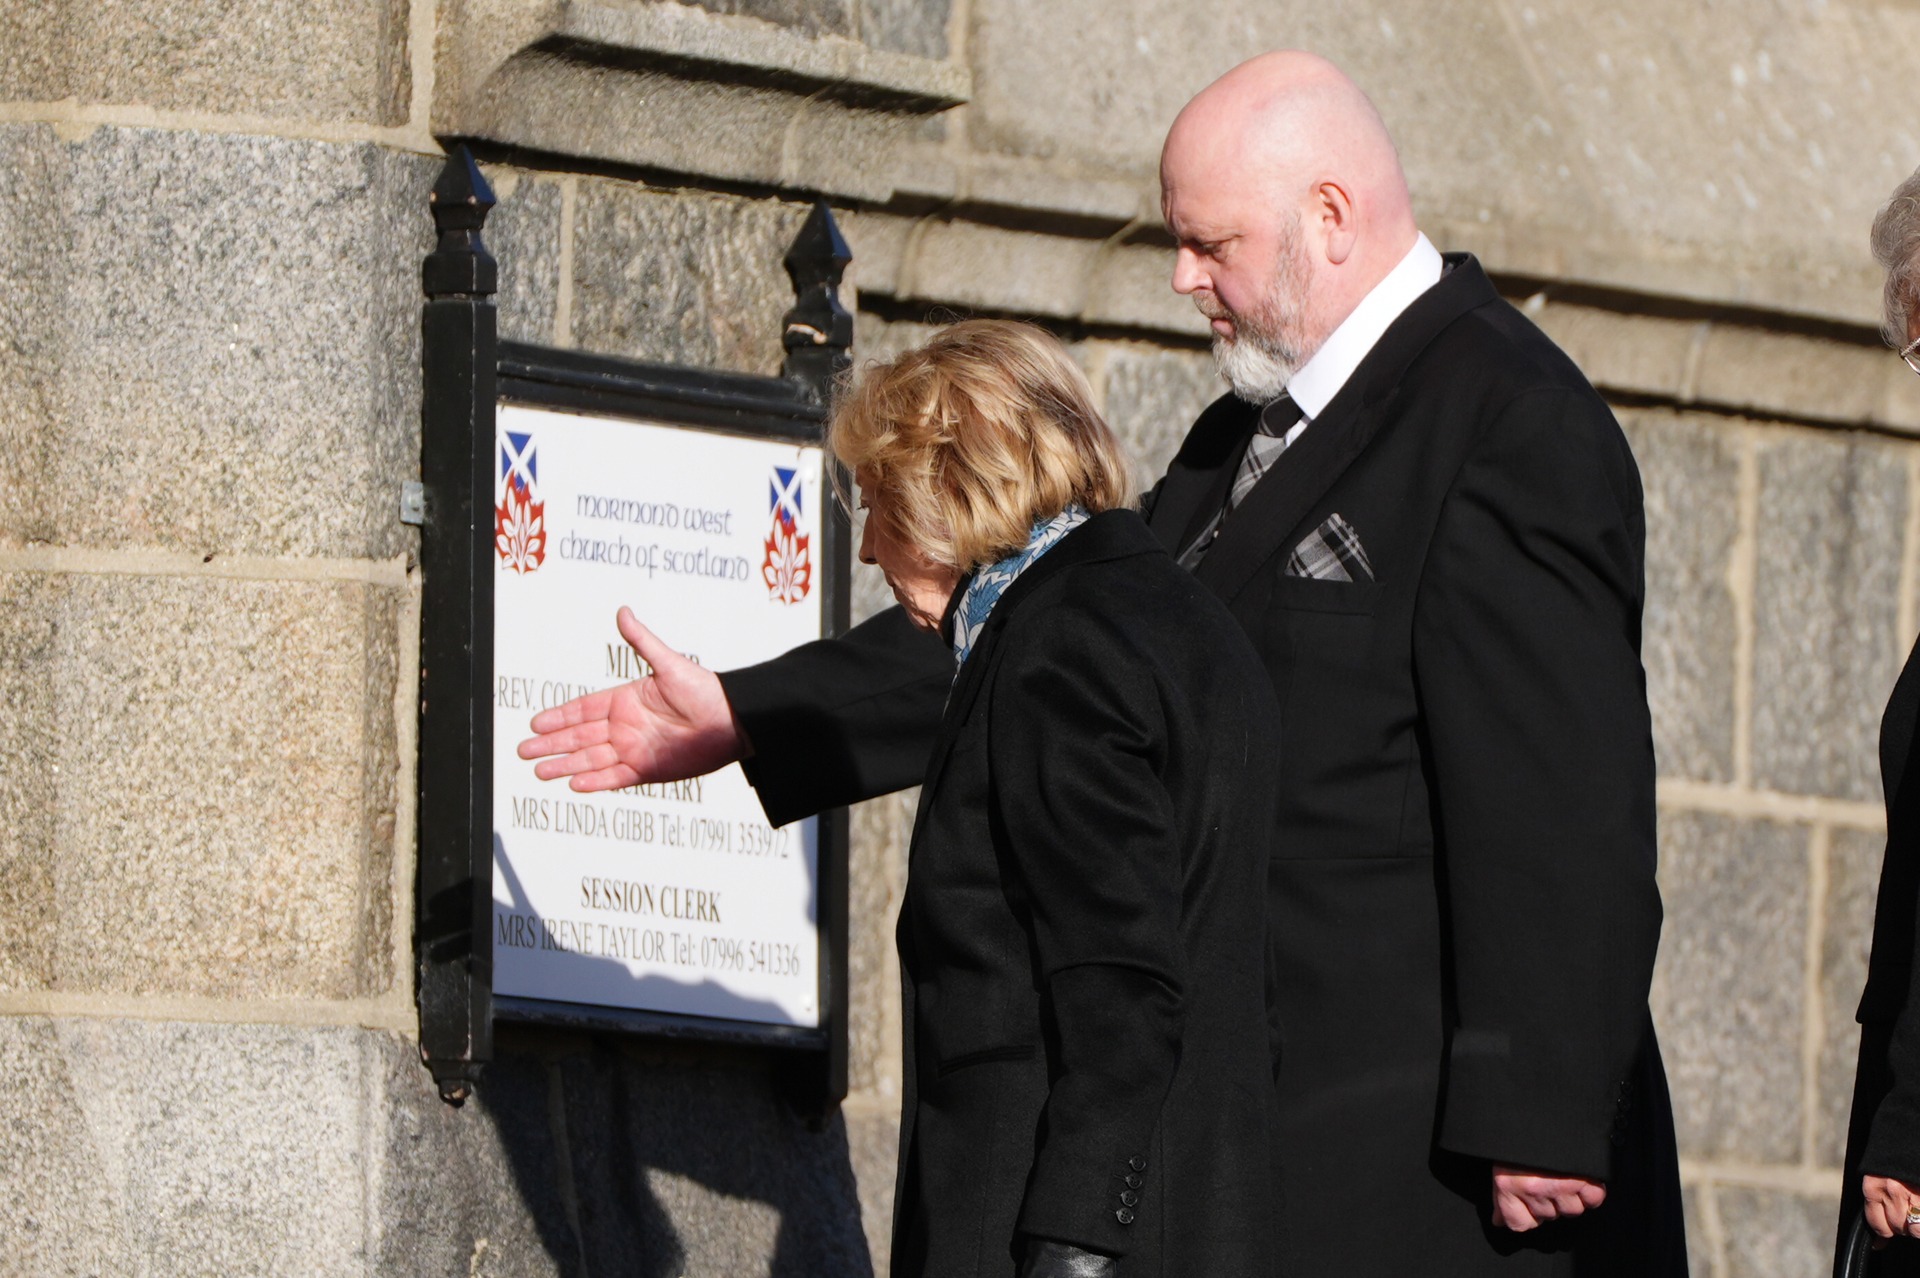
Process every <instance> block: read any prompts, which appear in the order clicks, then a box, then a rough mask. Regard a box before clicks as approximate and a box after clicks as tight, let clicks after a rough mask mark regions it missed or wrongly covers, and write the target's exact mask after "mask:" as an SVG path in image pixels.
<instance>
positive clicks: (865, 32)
mask: <svg viewBox="0 0 1920 1278" xmlns="http://www.w3.org/2000/svg"><path fill="white" fill-rule="evenodd" d="M952 10H953V2H952V0H854V16H855V21H856V25H857V29H858V31H859V34H860V39H861V40H862V41H864V42H865V43H867V44H870V45H872V46H873V47H874V48H876V49H889V50H892V51H893V52H895V53H909V54H912V55H913V56H915V57H920V58H944V57H946V56H947V19H948V18H949V17H950V16H952Z"/></svg>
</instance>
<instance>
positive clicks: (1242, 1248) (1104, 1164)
mask: <svg viewBox="0 0 1920 1278" xmlns="http://www.w3.org/2000/svg"><path fill="white" fill-rule="evenodd" d="M948 669H949V671H951V669H952V665H951V658H948ZM1274 720H1275V712H1274V708H1273V706H1272V701H1271V696H1270V694H1269V693H1268V691H1267V688H1266V676H1265V674H1264V672H1263V671H1262V670H1261V668H1260V664H1259V662H1258V660H1257V659H1256V658H1255V656H1254V654H1253V652H1252V650H1251V649H1250V648H1249V647H1248V645H1247V642H1246V639H1245V637H1244V636H1243V635H1241V634H1240V632H1239V630H1238V628H1237V627H1236V626H1235V625H1234V623H1233V620H1232V618H1230V617H1229V616H1228V615H1227V613H1226V610H1225V609H1224V608H1222V607H1221V606H1220V604H1219V601H1218V600H1216V599H1214V598H1212V597H1211V596H1210V595H1208V594H1207V592H1206V591H1205V590H1204V589H1203V588H1202V587H1200V586H1199V585H1198V584H1196V583H1195V582H1194V580H1193V579H1192V577H1190V576H1189V575H1188V574H1186V573H1184V572H1182V571H1181V570H1180V569H1179V568H1177V567H1176V566H1175V565H1174V564H1173V561H1172V560H1171V559H1170V558H1169V557H1168V556H1167V555H1166V553H1165V552H1164V551H1162V550H1161V549H1160V547H1159V546H1158V544H1156V543H1155V541H1154V539H1153V537H1152V535H1151V534H1150V533H1148V532H1147V530H1146V528H1145V527H1144V525H1143V524H1142V523H1141V521H1140V519H1139V517H1138V516H1137V515H1135V514H1134V513H1133V512H1131V511H1113V512H1109V513H1107V514H1104V515H1099V516H1096V517H1094V518H1093V519H1092V520H1090V521H1089V522H1088V523H1087V524H1085V525H1084V526H1082V527H1081V528H1079V529H1076V530H1075V531H1074V532H1072V533H1071V534H1069V535H1068V536H1067V537H1066V538H1065V539H1064V540H1062V541H1061V542H1060V543H1059V544H1058V545H1057V546H1055V547H1054V548H1053V549H1052V550H1050V551H1049V552H1048V553H1047V554H1046V555H1045V556H1043V557H1042V558H1041V559H1040V560H1038V561H1037V562H1035V563H1034V565H1033V566H1031V567H1030V568H1028V569H1027V570H1026V571H1025V572H1024V573H1023V574H1022V575H1021V576H1020V577H1019V578H1018V579H1017V580H1016V581H1015V582H1014V583H1013V584H1012V585H1011V586H1010V587H1009V588H1008V589H1007V591H1006V594H1005V595H1004V596H1002V598H1001V599H1000V601H999V603H998V604H997V605H996V606H995V608H994V611H993V614H992V616H991V618H990V619H989V620H988V622H987V625H986V627H985V629H984V631H983V633H982V634H981V636H980V638H979V639H978V640H977V642H976V646H975V648H974V650H973V652H972V654H971V655H970V656H969V657H968V659H967V662H966V664H965V666H964V667H962V669H961V671H960V675H959V679H958V681H957V682H956V683H955V684H954V686H953V689H952V695H951V698H950V700H949V702H948V704H947V707H946V711H945V715H944V718H943V721H942V724H941V728H940V732H939V735H938V738H937V740H936V742H935V744H934V747H933V753H932V760H931V763H930V764H929V766H928V768H927V772H926V777H925V783H924V786H923V788H922V790H921V794H920V809H919V814H918V817H917V818H916V820H915V822H914V835H913V844H912V851H911V853H910V859H909V872H908V882H907V892H906V897H905V901H904V903H903V905H902V908H901V915H900V925H899V946H900V959H901V968H902V973H903V983H904V987H905V1011H906V1025H907V1027H908V1028H907V1045H906V1047H907V1050H906V1063H907V1068H906V1085H907V1093H906V1097H905V1103H904V1108H903V1114H902V1131H901V1164H900V1177H899V1180H898V1182H897V1189H896V1199H895V1237H894V1245H893V1269H894V1273H896V1274H899V1275H953V1276H955V1278H959V1276H962V1275H966V1276H969V1278H971V1276H973V1275H1011V1274H1012V1273H1013V1272H1014V1270H1015V1265H1016V1264H1017V1260H1018V1253H1019V1246H1018V1242H1017V1239H1018V1238H1022V1237H1038V1238H1051V1239H1057V1240H1059V1241H1062V1242H1068V1243H1072V1244H1074V1245H1076V1246H1079V1247H1082V1248H1085V1249H1087V1250H1091V1251H1099V1252H1104V1253H1107V1254H1109V1255H1116V1256H1118V1257H1120V1273H1121V1274H1122V1275H1126V1276H1131V1275H1142V1276H1144V1275H1156V1276H1157V1275H1166V1278H1176V1276H1178V1275H1198V1274H1206V1275H1211V1276H1214V1278H1236V1276H1239V1275H1246V1276H1250V1278H1267V1275H1268V1274H1269V1273H1270V1272H1271V1268H1272V1262H1273V1251H1274V1249H1273V1246H1272V1240H1271V1229H1272V1228H1273V1226H1274V1225H1275V1224H1276V1222H1277V1216H1278V1212H1277V1211H1276V1209H1275V1200H1276V1195H1277V1189H1278V1187H1277V1183H1276V1177H1275V1175H1274V1172H1273V1168H1272V1163H1271V1159H1272V1150H1273V1148H1274V1128H1275V1124H1276V1120H1277V1115H1276V1112H1275V1111H1276V1106H1275V1104H1274V1097H1273V1089H1272V1056H1271V1045H1270V1041H1269V1028H1268V1027H1269V1022H1268V1016H1267V1006H1268V1004H1267V970H1266V965H1265V964H1264V963H1263V962H1262V961H1261V959H1262V955H1263V953H1264V946H1265V938H1266V916H1265V910H1264V908H1263V904H1262V903H1263V900H1264V894H1265V891H1266V876H1267V869H1268V863H1269V856H1268V848H1269V844H1270V841H1271V839H1272V836H1273V760H1274V757H1275V755H1276V754H1277V742H1278V738H1277V729H1276V726H1275V723H1274Z"/></svg>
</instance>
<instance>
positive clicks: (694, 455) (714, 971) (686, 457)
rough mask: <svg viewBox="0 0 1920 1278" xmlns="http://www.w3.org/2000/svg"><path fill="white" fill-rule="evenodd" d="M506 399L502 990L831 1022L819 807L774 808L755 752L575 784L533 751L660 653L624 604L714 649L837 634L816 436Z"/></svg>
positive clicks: (497, 638)
mask: <svg viewBox="0 0 1920 1278" xmlns="http://www.w3.org/2000/svg"><path fill="white" fill-rule="evenodd" d="M496 420H497V423H498V424H497V426H496V431H497V435H498V439H497V449H496V451H497V455H498V465H497V466H496V467H495V475H494V494H493V496H494V527H495V533H496V536H495V555H494V591H495V593H494V691H493V706H494V745H493V753H494V767H493V787H494V789H493V793H494V800H493V802H494V817H493V820H494V833H495V839H494V867H493V923H494V932H493V988H494V990H495V992H496V993H499V994H510V995H521V996H524V997H528V998H540V999H556V1000H561V1001H565V1002H571V1003H589V1004H597V1005H602V1006H611V1007H623V1008H644V1009H647V1010H651V1011H661V1012H675V1013H684V1014H690V1015H697V1016H713V1017H723V1018H727V1019H731V1020H739V1021H753V1022H759V1023H764V1024H774V1025H798V1026H817V1025H819V1024H820V1020H821V1012H820V1007H819V991H820V972H819V961H820V946H819V934H818V926H817V924H818V917H819V914H818V907H817V891H816V887H817V884H818V873H817V871H818V858H817V847H816V829H817V826H816V823H815V822H813V821H806V822H799V823H795V824H793V825H789V826H787V827H786V828H784V829H779V830H775V829H773V828H771V827H769V826H768V825H767V823H766V820H765V817H764V815H763V814H762V812H761V809H760V804H759V801H758V800H757V799H756V798H755V797H754V794H753V790H752V787H750V786H749V785H748V784H747V781H746V778H745V777H744V776H742V775H741V772H740V769H739V768H738V767H730V768H727V769H726V770H725V771H723V772H719V773H716V774H714V775H712V776H708V777H702V778H699V779H696V780H692V781H683V782H678V783H675V784H667V785H645V786H635V787H632V788H629V789H626V790H619V791H613V792H608V793H602V794H576V793H574V792H573V791H572V790H571V789H569V788H568V787H567V785H566V783H565V782H561V781H551V782H549V781H539V780H536V779H535V777H534V775H533V765H532V764H531V763H528V762H526V761H525V760H522V759H520V758H519V757H518V756H517V755H516V754H515V753H514V748H515V746H516V745H518V744H519V742H520V741H521V740H522V739H524V738H525V737H526V736H527V735H528V731H527V721H528V720H529V719H530V718H531V717H532V716H533V715H534V714H535V713H537V712H538V711H540V710H543V709H546V708H547V707H549V706H555V705H559V704H560V703H562V702H564V701H568V700H571V699H572V698H574V697H576V696H579V695H580V694H582V693H585V692H592V691H596V690H598V689H601V688H609V687H614V686H617V685H619V684H623V683H626V682H628V681H630V680H633V679H635V678H638V677H639V676H640V675H641V674H643V673H644V672H645V668H644V666H643V665H642V664H641V663H640V661H639V658H637V657H636V656H635V655H634V654H633V652H632V651H631V650H630V649H629V648H628V647H627V646H626V644H625V643H624V642H623V641H622V640H621V638H620V634H619V632H618V630H616V629H615V627H614V614H615V612H616V611H617V610H618V608H619V606H620V605H621V604H627V605H630V606H631V607H632V608H633V610H634V612H635V613H636V614H637V615H638V616H639V617H640V619H641V620H642V621H644V622H646V623H647V625H648V627H649V628H650V629H652V630H653V632H654V633H655V634H657V635H659V636H660V638H661V639H662V640H663V641H664V642H666V643H669V644H671V645H673V646H674V647H675V648H677V649H678V650H679V651H681V652H684V653H686V654H687V655H688V656H690V657H692V658H693V659H694V660H696V661H698V662H699V663H700V664H701V665H704V666H706V667H708V668H709V669H714V670H725V669H730V668H732V667H735V666H740V665H747V664H750V663H752V662H755V661H760V660H764V659H765V658H767V657H771V656H775V655H778V654H779V653H781V652H784V651H786V650H787V649H788V648H790V647H792V646H794V645H795V644H798V643H804V642H805V641H807V640H809V639H817V638H819V637H820V633H821V601H820V591H821V590H823V589H824V588H825V581H824V572H823V565H822V562H821V560H822V556H823V555H824V553H825V550H824V547H823V545H822V542H821V535H820V529H821V524H820V521H821V502H822V500H823V497H824V494H823V493H822V492H821V474H822V462H821V453H820V450H819V448H817V447H807V446H802V445H799V444H793V443H783V442H776V441H771V440H760V439H746V438H741V437H739V436H734V435H723V434H716V433H713V432H710V431H702V430H693V429H688V428H684V427H669V426H661V425H649V424H644V423H636V422H633V421H627V420H615V419H606V418H597V417H586V416H578V415H575V414H571V413H559V412H550V411H547V410H544V409H536V408H529V407H526V406H523V405H517V404H502V405H500V410H499V413H498V415H497V418H496Z"/></svg>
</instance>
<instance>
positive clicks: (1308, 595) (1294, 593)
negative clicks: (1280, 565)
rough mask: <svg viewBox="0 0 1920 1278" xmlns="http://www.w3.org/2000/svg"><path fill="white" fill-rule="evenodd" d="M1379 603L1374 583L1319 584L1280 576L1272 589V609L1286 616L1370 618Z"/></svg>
mask: <svg viewBox="0 0 1920 1278" xmlns="http://www.w3.org/2000/svg"><path fill="white" fill-rule="evenodd" d="M1379 599H1380V583H1379V582H1377V581H1322V580H1320V579H1319V578H1317V577H1290V576H1286V575H1282V576H1281V577H1280V579H1279V580H1278V581H1276V582H1275V583H1274V587H1273V605H1274V606H1275V607H1276V608H1279V609H1282V610H1284V611H1287V612H1325V613H1338V614H1343V615H1354V616H1371V615H1372V614H1373V607H1374V604H1376V603H1377V602H1379Z"/></svg>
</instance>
